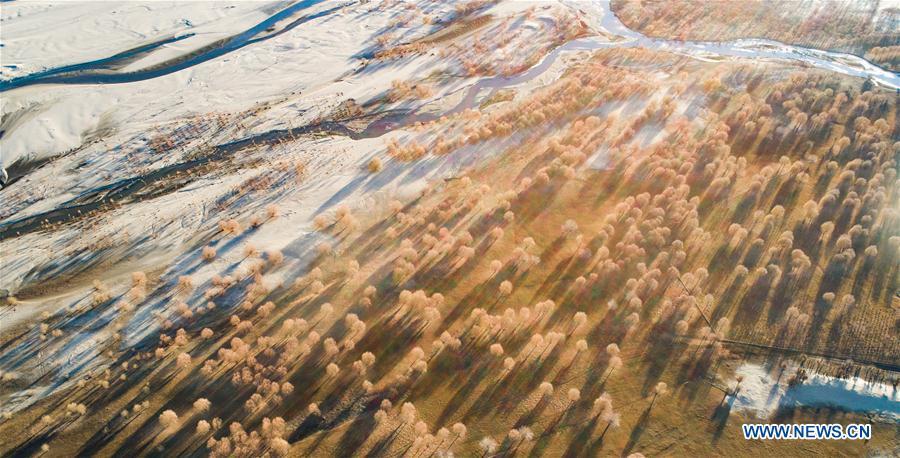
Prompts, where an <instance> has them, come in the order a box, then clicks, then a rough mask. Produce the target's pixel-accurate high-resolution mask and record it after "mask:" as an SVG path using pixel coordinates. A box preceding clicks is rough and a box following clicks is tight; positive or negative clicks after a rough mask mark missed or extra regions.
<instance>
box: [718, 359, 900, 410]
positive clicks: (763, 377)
mask: <svg viewBox="0 0 900 458" xmlns="http://www.w3.org/2000/svg"><path fill="white" fill-rule="evenodd" d="M795 371H796V368H787V369H785V370H784V371H781V370H780V369H778V368H776V369H775V373H774V374H773V373H771V372H770V371H769V370H767V369H766V368H765V367H764V366H762V365H759V364H756V363H745V364H743V365H741V366H740V367H739V368H738V369H737V370H736V371H735V375H736V376H741V377H743V380H742V381H741V384H740V391H739V393H738V396H737V399H736V400H735V402H734V408H735V409H737V410H744V411H748V412H751V413H753V414H754V415H756V416H757V417H759V418H770V417H771V416H772V415H773V414H775V413H776V412H777V411H778V409H779V408H791V407H795V406H796V407H799V406H807V407H823V406H825V407H832V408H836V409H839V410H844V411H848V412H869V413H871V414H873V415H877V416H881V417H883V418H885V419H887V420H888V421H898V420H900V392H898V390H897V389H895V388H894V387H892V386H888V385H885V384H882V383H871V382H867V381H865V380H862V379H860V378H857V377H851V378H848V379H839V378H834V377H828V376H826V375H821V374H812V375H810V376H809V378H808V379H807V380H806V381H805V382H803V383H802V384H798V385H795V386H788V380H789V378H790V375H791V374H793V373H794V372H795ZM779 374H780V377H779ZM735 383H736V382H735V381H732V382H731V383H730V386H734V385H735Z"/></svg>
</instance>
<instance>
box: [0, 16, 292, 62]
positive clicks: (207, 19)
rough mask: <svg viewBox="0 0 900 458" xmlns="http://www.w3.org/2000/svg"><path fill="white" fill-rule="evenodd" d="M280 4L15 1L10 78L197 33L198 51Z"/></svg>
mask: <svg viewBox="0 0 900 458" xmlns="http://www.w3.org/2000/svg"><path fill="white" fill-rule="evenodd" d="M284 3H285V2H279V1H231V2H220V1H186V2H185V1H147V2H42V1H36V2H9V3H4V4H3V11H2V13H0V24H2V29H3V32H2V43H3V67H2V70H0V76H2V77H3V78H5V79H8V78H14V77H18V76H23V75H26V74H29V73H34V72H37V71H41V70H46V69H49V68H55V67H60V66H63V65H71V64H77V63H81V62H87V61H92V60H96V59H102V58H105V57H109V56H112V55H114V54H117V53H120V52H123V51H126V50H129V49H133V48H136V47H138V46H142V45H145V44H148V43H151V42H154V41H158V40H161V39H164V38H168V37H174V36H181V35H187V34H192V35H193V36H192V37H191V38H189V39H186V40H184V41H181V42H178V43H177V44H171V45H166V47H169V46H171V47H172V48H174V49H177V50H191V49H196V48H198V47H200V46H203V45H204V44H207V43H209V42H212V41H215V40H217V39H219V38H222V37H224V36H227V35H230V34H233V33H236V32H239V31H241V30H244V29H246V28H248V27H251V26H252V25H253V24H255V23H257V22H260V21H262V20H263V19H265V18H266V17H267V16H269V15H270V14H271V13H272V11H273V10H275V9H277V8H278V7H280V6H283V4H284Z"/></svg>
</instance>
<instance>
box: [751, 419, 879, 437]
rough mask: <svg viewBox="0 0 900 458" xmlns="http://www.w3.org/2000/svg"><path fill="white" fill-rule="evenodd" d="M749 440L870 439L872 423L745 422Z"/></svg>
mask: <svg viewBox="0 0 900 458" xmlns="http://www.w3.org/2000/svg"><path fill="white" fill-rule="evenodd" d="M741 428H742V429H743V430H744V439H747V440H868V439H871V438H872V425H862V424H859V425H858V424H849V425H847V426H844V425H840V424H837V423H835V424H816V423H813V424H797V425H794V424H744V425H741Z"/></svg>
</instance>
